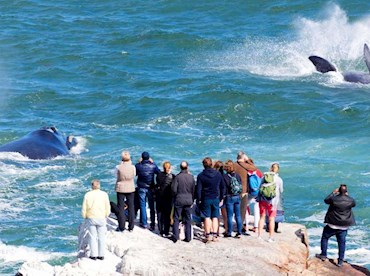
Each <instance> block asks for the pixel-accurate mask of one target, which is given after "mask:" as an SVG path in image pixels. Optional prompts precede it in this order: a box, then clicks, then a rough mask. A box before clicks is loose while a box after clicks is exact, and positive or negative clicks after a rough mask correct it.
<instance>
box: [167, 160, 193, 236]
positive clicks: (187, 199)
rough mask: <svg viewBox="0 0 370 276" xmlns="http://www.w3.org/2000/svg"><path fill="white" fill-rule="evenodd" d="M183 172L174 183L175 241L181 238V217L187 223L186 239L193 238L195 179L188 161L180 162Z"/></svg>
mask: <svg viewBox="0 0 370 276" xmlns="http://www.w3.org/2000/svg"><path fill="white" fill-rule="evenodd" d="M180 169H181V172H180V173H179V174H178V175H176V177H175V180H174V181H173V183H172V194H173V196H174V211H175V212H174V222H173V239H172V240H173V242H177V240H178V239H179V217H180V215H181V217H182V222H183V224H184V225H185V240H184V241H186V242H190V240H191V206H192V205H193V202H194V190H195V180H194V177H193V176H192V175H191V174H190V173H189V171H188V163H187V162H186V161H183V162H181V164H180Z"/></svg>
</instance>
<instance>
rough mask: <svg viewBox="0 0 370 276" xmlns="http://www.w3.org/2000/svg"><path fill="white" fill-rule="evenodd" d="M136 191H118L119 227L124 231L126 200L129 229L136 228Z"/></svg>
mask: <svg viewBox="0 0 370 276" xmlns="http://www.w3.org/2000/svg"><path fill="white" fill-rule="evenodd" d="M134 200H135V193H134V192H132V193H117V207H118V216H117V219H118V228H119V229H120V230H121V231H123V230H125V224H126V214H125V210H124V206H125V202H126V204H127V207H128V208H127V209H128V229H129V230H132V229H134V220H135V205H134Z"/></svg>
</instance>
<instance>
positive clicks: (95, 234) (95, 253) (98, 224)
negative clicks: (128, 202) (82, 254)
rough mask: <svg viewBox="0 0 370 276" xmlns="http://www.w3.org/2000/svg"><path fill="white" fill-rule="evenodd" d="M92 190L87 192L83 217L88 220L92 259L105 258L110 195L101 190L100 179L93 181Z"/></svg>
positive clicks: (83, 204) (82, 211)
mask: <svg viewBox="0 0 370 276" xmlns="http://www.w3.org/2000/svg"><path fill="white" fill-rule="evenodd" d="M91 188H92V190H91V191H89V192H87V193H86V194H85V196H84V200H83V203H82V210H81V213H82V217H83V218H84V219H85V220H86V223H87V225H88V230H89V234H90V239H89V246H90V250H91V253H90V259H92V260H96V259H99V260H103V259H104V250H105V232H106V231H107V227H106V223H107V217H108V215H109V214H110V203H109V197H108V194H107V193H106V192H103V191H101V190H100V181H99V180H97V179H94V180H93V181H92V182H91Z"/></svg>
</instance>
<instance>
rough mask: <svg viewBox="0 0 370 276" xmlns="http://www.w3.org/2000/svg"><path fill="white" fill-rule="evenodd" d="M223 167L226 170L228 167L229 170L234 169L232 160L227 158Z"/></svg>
mask: <svg viewBox="0 0 370 276" xmlns="http://www.w3.org/2000/svg"><path fill="white" fill-rule="evenodd" d="M225 169H226V170H227V169H230V171H232V172H233V171H234V170H235V169H234V162H233V161H232V160H227V161H226V162H225Z"/></svg>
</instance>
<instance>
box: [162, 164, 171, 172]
mask: <svg viewBox="0 0 370 276" xmlns="http://www.w3.org/2000/svg"><path fill="white" fill-rule="evenodd" d="M163 171H164V172H165V173H170V171H171V163H170V162H168V161H164V162H163Z"/></svg>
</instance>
